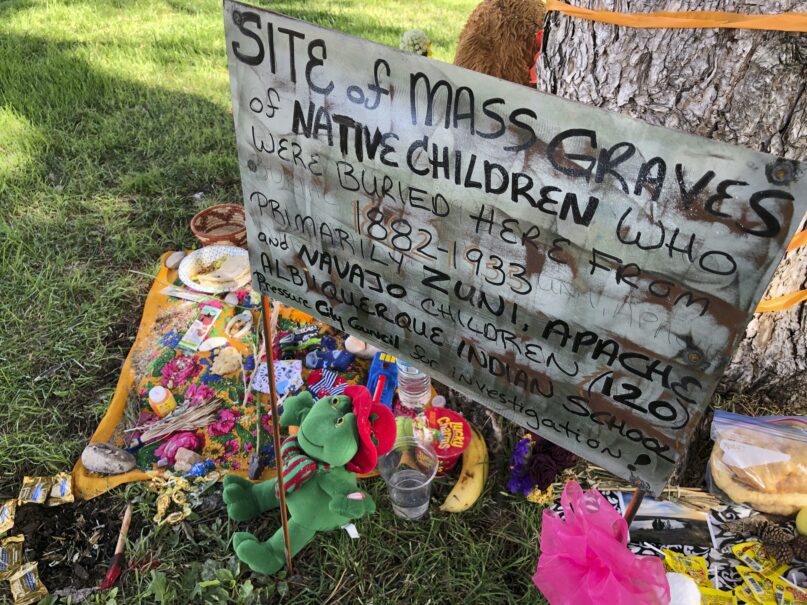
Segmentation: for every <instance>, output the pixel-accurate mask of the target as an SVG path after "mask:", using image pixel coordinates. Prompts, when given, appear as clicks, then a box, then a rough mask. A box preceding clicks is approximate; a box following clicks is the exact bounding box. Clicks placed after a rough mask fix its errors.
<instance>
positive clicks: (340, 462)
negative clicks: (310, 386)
mask: <svg viewBox="0 0 807 605" xmlns="http://www.w3.org/2000/svg"><path fill="white" fill-rule="evenodd" d="M280 425H281V426H284V427H288V426H299V427H300V429H299V431H298V432H297V434H296V435H293V436H291V437H288V438H287V439H285V440H284V441H283V444H282V446H281V448H280V451H281V455H280V463H281V468H282V472H283V479H284V483H285V490H286V503H287V506H288V510H289V537H290V538H291V551H292V552H291V554H292V556H294V555H296V554H297V553H298V552H300V550H301V549H302V548H303V547H304V546H305V545H306V544H308V543H309V542H310V541H311V540H312V539H313V538H314V536H315V535H316V533H317V532H319V531H330V530H333V529H336V528H339V527H342V526H343V525H346V524H348V523H350V522H351V521H352V520H353V519H358V518H360V517H362V516H364V515H367V514H371V513H373V512H375V503H374V502H373V499H372V498H371V497H370V496H369V495H368V494H367V493H366V492H364V491H361V490H359V488H358V485H357V482H356V473H367V472H369V471H371V470H373V469H374V468H375V466H376V462H377V460H378V456H380V455H383V454H386V453H387V452H389V451H390V450H391V449H392V446H393V443H394V441H395V417H394V416H393V415H392V412H391V411H390V410H389V409H388V408H387V407H385V406H384V405H381V404H378V403H374V402H373V401H372V398H371V396H370V392H369V391H368V390H367V389H366V388H365V387H361V386H349V387H347V388H346V389H345V391H344V395H338V396H332V397H324V398H322V399H320V400H319V401H317V402H314V398H313V397H312V395H311V393H309V392H308V391H305V392H303V393H301V394H299V395H296V396H294V397H290V398H288V399H287V400H286V402H285V403H284V405H283V413H282V414H281V416H280ZM279 497H280V494H279V489H278V485H277V479H270V480H268V481H264V482H263V483H252V482H251V481H248V480H247V479H243V478H241V477H239V476H237V475H227V476H226V477H224V502H225V504H226V505H227V514H228V515H229V516H230V518H231V519H234V520H236V521H248V520H250V519H254V518H255V517H257V516H258V515H260V514H262V513H264V512H266V511H268V510H271V509H273V508H278V507H279V506H280V500H279ZM283 544H284V542H283V531H282V529H278V530H277V531H276V532H275V533H274V535H272V537H271V538H269V539H268V540H266V541H265V542H260V541H259V540H258V539H257V538H256V537H255V536H253V535H252V534H250V533H248V532H237V533H236V534H235V535H233V548H234V549H235V553H236V555H237V556H238V558H239V559H241V560H242V561H243V562H244V563H246V564H247V565H249V567H250V568H251V569H252V570H254V571H256V572H258V573H265V574H272V573H275V572H276V571H278V570H279V569H280V568H281V567H283V566H284V565H285V563H286V555H285V550H284V546H283Z"/></svg>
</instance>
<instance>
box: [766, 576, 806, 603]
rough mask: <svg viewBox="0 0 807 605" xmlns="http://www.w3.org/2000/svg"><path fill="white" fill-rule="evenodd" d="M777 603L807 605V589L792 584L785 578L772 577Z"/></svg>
mask: <svg viewBox="0 0 807 605" xmlns="http://www.w3.org/2000/svg"><path fill="white" fill-rule="evenodd" d="M771 582H773V591H774V593H775V595H776V605H807V590H805V589H804V588H800V587H798V586H796V585H795V584H791V583H790V582H788V581H787V580H785V579H784V578H771Z"/></svg>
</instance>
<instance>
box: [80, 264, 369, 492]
mask: <svg viewBox="0 0 807 605" xmlns="http://www.w3.org/2000/svg"><path fill="white" fill-rule="evenodd" d="M169 254H170V253H166V254H165V255H163V257H162V261H164V260H165V259H166V258H167V256H168V255H169ZM168 286H176V287H177V288H181V289H185V288H184V286H183V285H182V283H181V282H180V281H179V279H178V275H177V271H176V270H169V269H168V268H167V267H166V266H165V263H164V262H161V265H160V271H159V273H158V274H157V277H156V278H155V280H154V283H153V284H152V287H151V290H150V291H149V294H148V297H147V298H146V304H145V307H144V309H143V317H142V319H141V322H140V327H139V329H138V333H137V337H136V339H135V343H134V345H133V346H132V349H131V351H130V352H129V354H128V356H127V358H126V361H125V363H124V364H123V367H122V369H121V373H120V376H119V379H118V383H117V386H116V388H115V393H114V395H113V396H112V399H111V401H110V404H109V407H108V408H107V411H106V413H105V415H104V417H103V418H102V419H101V422H100V423H99V425H98V427H97V429H96V430H95V433H94V434H93V436H92V438H91V442H108V443H111V444H113V445H115V446H118V447H131V446H132V445H134V439H135V437H137V436H138V434H139V431H129V430H128V429H130V428H132V427H133V426H141V425H143V424H146V423H148V422H150V421H153V420H156V417H155V416H154V414H153V412H152V411H151V409H150V407H149V403H148V391H149V389H151V388H152V387H154V386H157V385H161V386H164V387H166V388H168V389H169V390H170V391H171V393H172V394H173V395H174V398H175V400H176V402H177V405H178V406H179V405H181V404H182V402H183V401H186V400H190V401H191V402H193V403H199V402H202V401H206V400H208V399H211V398H215V399H220V400H221V402H222V403H221V406H220V407H219V409H218V411H217V412H216V419H215V421H214V422H213V423H212V424H209V425H208V426H206V427H203V428H201V427H200V428H197V429H195V430H191V431H187V432H188V433H190V434H191V435H187V436H186V437H187V439H188V442H190V443H193V442H194V441H195V442H196V443H197V444H198V445H197V447H196V448H195V449H197V450H198V453H199V454H200V455H201V456H202V458H203V459H211V460H213V462H214V463H215V464H216V469H217V470H220V471H223V472H225V473H228V472H232V473H237V474H240V475H244V476H245V475H246V470H247V466H248V464H249V458H250V456H251V455H252V453H253V450H254V447H255V436H256V431H257V423H258V418H257V414H256V405H255V404H256V401H255V397H258V396H260V397H262V398H263V399H262V405H261V412H262V413H261V418H260V421H261V426H262V430H263V432H262V440H261V443H262V446H269V447H271V441H272V438H271V431H272V419H271V414H270V407H269V402H268V398H267V397H266V396H264V395H261V394H260V392H258V389H255V388H253V390H252V393H251V394H250V397H249V398H248V399H247V402H246V404H244V403H243V402H244V393H245V389H246V385H248V384H249V382H250V379H251V378H252V374H253V373H254V372H255V369H256V367H260V365H261V364H260V362H261V360H256V359H255V356H256V354H257V353H258V350H259V347H260V343H261V342H262V338H258V336H257V335H258V334H261V335H262V332H263V330H262V326H261V323H260V322H261V317H260V306H259V304H256V300H255V296H254V295H253V297H252V299H251V300H250V292H249V290H248V287H247V289H246V290H244V291H240V292H239V305H238V306H233V305H229V304H226V303H224V302H223V299H224V294H222V295H216V296H214V295H210V296H205V300H203V301H190V300H184V299H180V298H176V297H173V296H167V295H166V294H164V293H163V292H162V291H163V290H164V289H165V288H166V287H168ZM186 292H191V291H190V290H186ZM205 305H210V306H218V307H220V308H221V309H222V311H221V314H220V315H219V316H218V317H217V318H216V320H215V322H214V324H213V328H212V330H211V331H210V333H209V334H208V338H211V337H217V336H225V332H224V330H225V326H226V325H227V323H228V322H229V321H230V320H231V319H232V317H233V316H234V315H235V314H238V313H240V312H242V311H243V310H244V309H245V308H247V309H249V310H250V311H251V313H252V316H253V327H252V330H251V331H250V332H249V333H248V334H247V335H245V336H244V337H242V338H228V346H231V347H234V348H235V349H237V350H238V352H239V353H240V354H241V367H240V368H239V369H237V370H236V371H234V372H231V373H228V374H225V375H224V376H220V375H217V374H215V373H214V372H213V371H212V366H213V364H214V363H215V361H216V358H217V356H218V355H220V353H221V351H222V350H224V349H221V348H219V349H214V350H213V351H206V352H198V351H197V352H191V351H184V350H182V349H180V348H179V347H178V345H179V342H180V340H181V339H182V336H183V334H185V331H186V330H187V329H188V328H189V327H190V325H191V324H192V323H193V321H194V319H196V317H197V316H198V314H199V311H200V310H201V308H202V307H203V306H205ZM306 325H315V326H317V327H322V328H323V329H324V330H330V329H329V328H326V327H324V326H322V324H320V323H319V322H316V321H315V320H313V319H312V318H311V317H310V316H307V315H305V314H304V313H300V312H298V311H296V310H294V309H291V308H288V307H284V308H283V309H282V311H281V314H280V319H279V323H278V328H277V334H275V342H277V341H278V339H279V338H281V337H282V336H284V335H285V334H287V333H289V331H298V330H300V329H302V328H303V327H305V326H306ZM259 326H260V328H259ZM330 335H331V336H332V338H333V339H334V341H333V342H335V343H336V346H338V347H341V346H342V345H343V343H344V338H345V335H344V334H341V333H334V332H333V331H330ZM276 350H277V347H276ZM310 350H313V349H308V350H300V351H294V352H291V353H288V352H287V353H283V354H282V355H283V357H284V358H285V359H281V358H280V357H278V359H277V361H276V364H277V365H276V367H277V366H279V367H280V368H282V371H281V372H280V374H281V375H278V374H277V373H276V378H277V379H278V381H279V382H290V383H291V384H293V385H294V387H296V388H295V389H294V390H299V388H301V387H302V385H304V384H305V383H306V379H307V377H308V374H309V373H311V372H312V370H309V369H307V368H306V367H305V364H304V363H299V362H297V363H294V362H290V361H289V358H294V359H298V360H299V359H303V358H304V357H305V355H306V353H307V352H309V351H310ZM264 362H265V360H264ZM290 367H292V368H298V367H299V368H300V379H299V380H288V379H289V378H290V377H289V376H287V374H288V369H289V368H290ZM366 373H367V362H365V361H363V360H358V359H357V360H355V361H354V362H353V364H352V365H351V366H350V367H349V368H348V369H347V370H346V371H344V372H339V373H338V374H339V376H340V377H341V379H342V380H344V381H345V383H351V384H354V383H355V384H363V383H364V379H365V376H366ZM281 379H283V380H281ZM278 387H280V384H279V385H278ZM290 392H291V391H289V392H287V393H284V394H285V395H288V394H290ZM281 399H282V398H281ZM127 408H128V409H129V412H128V413H127ZM133 408H134V409H135V411H136V412H137V414H133V413H132V412H131V410H132V409H133ZM183 433H184V431H183ZM168 440H169V439H163V440H160V441H157V442H154V443H149V444H147V445H145V446H143V447H142V448H140V449H139V450H137V451H136V452H135V456H136V459H137V468H136V469H134V470H132V471H129V472H126V473H121V474H119V475H98V474H95V473H90V472H88V471H87V470H86V469H85V468H84V466H83V465H82V463H81V461H80V460H79V461H78V462H77V463H76V465H75V467H74V469H73V480H74V484H75V490H76V495H77V496H78V497H80V498H83V499H90V498H94V497H95V496H98V495H100V494H102V493H104V492H106V491H108V490H110V489H112V488H114V487H116V486H118V485H121V484H123V483H128V482H131V481H143V480H149V479H151V477H152V476H153V474H154V471H159V470H160V468H159V467H158V466H157V461H158V460H159V458H160V455H161V454H162V455H163V456H165V452H163V451H162V450H159V448H160V446H162V445H164V444H166V443H167V442H168ZM185 447H188V446H185ZM158 450H159V451H158ZM169 457H170V455H169ZM171 462H173V460H172V459H171ZM272 464H274V463H272ZM169 468H170V466H169ZM274 474H275V469H274V466H273V465H272V466H271V467H270V468H267V469H266V470H265V471H264V475H263V478H264V479H265V478H269V477H272V476H274Z"/></svg>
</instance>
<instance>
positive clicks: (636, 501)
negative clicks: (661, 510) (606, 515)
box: [625, 489, 646, 527]
mask: <svg viewBox="0 0 807 605" xmlns="http://www.w3.org/2000/svg"><path fill="white" fill-rule="evenodd" d="M645 493H646V492H645V491H644V490H641V489H637V490H636V491H635V492H633V496H632V497H631V499H630V502H628V508H627V509H626V510H625V521H627V523H628V527H630V524H631V523H633V519H634V518H635V517H636V513H637V512H639V507H640V506H641V505H642V500H644V496H645Z"/></svg>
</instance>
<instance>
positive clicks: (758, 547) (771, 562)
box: [731, 542, 790, 578]
mask: <svg viewBox="0 0 807 605" xmlns="http://www.w3.org/2000/svg"><path fill="white" fill-rule="evenodd" d="M731 552H732V553H734V556H735V557H737V558H738V559H739V560H740V561H742V562H743V564H745V565H746V566H747V567H750V568H751V569H752V570H753V571H755V572H757V573H761V574H762V575H763V576H766V577H769V578H777V577H779V576H783V575H784V574H785V573H787V570H788V569H790V568H789V567H788V566H787V565H780V564H779V563H778V562H777V561H776V559H774V558H773V557H769V556H767V555H766V554H765V552H764V549H763V547H762V542H740V543H739V544H734V545H733V546H732V547H731Z"/></svg>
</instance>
